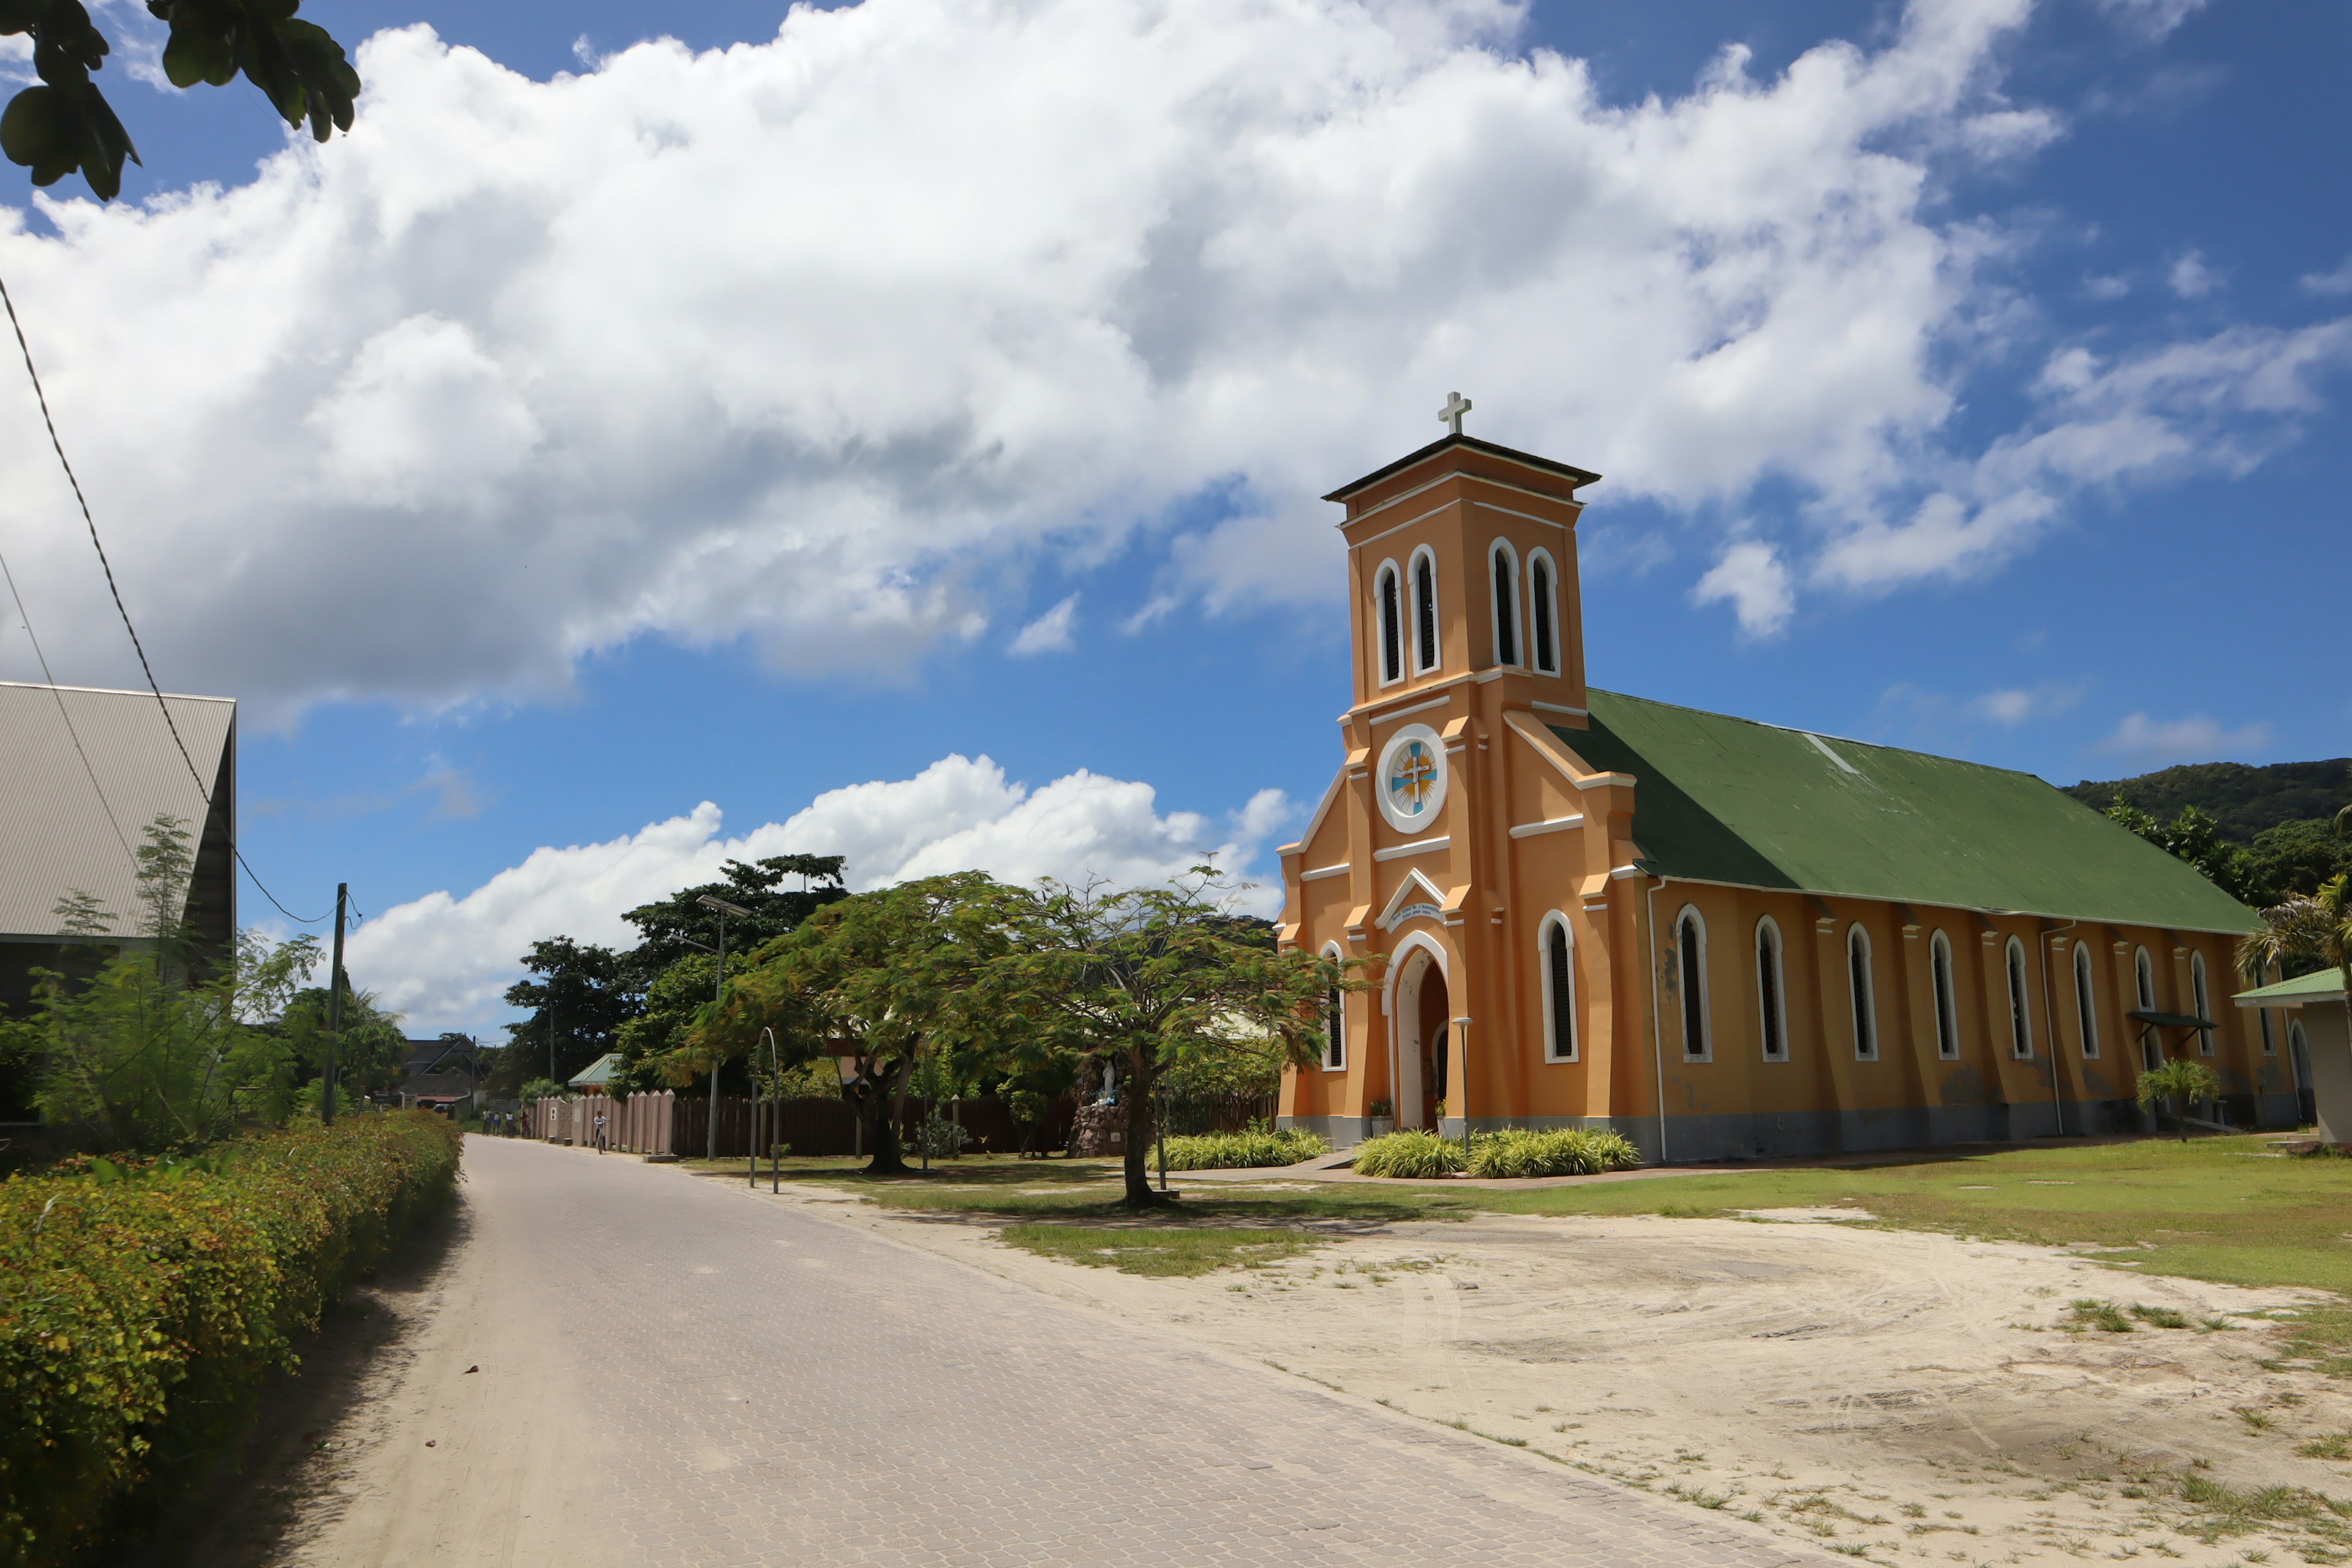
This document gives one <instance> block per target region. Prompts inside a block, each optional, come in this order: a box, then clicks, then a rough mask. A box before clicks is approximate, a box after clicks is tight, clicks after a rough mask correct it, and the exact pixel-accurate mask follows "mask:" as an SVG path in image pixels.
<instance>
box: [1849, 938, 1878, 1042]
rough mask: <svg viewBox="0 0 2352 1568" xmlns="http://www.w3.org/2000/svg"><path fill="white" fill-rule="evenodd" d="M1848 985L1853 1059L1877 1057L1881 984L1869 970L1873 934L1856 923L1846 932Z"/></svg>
mask: <svg viewBox="0 0 2352 1568" xmlns="http://www.w3.org/2000/svg"><path fill="white" fill-rule="evenodd" d="M1845 968H1846V984H1847V985H1848V986H1849V987H1850V988H1851V989H1852V991H1853V1059H1854V1060H1856V1061H1858V1062H1874V1061H1876V1060H1877V1059H1878V986H1877V984H1876V981H1875V977H1874V976H1873V975H1872V973H1871V972H1870V933H1869V932H1868V931H1864V930H1863V929H1862V928H1861V927H1860V926H1855V927H1853V929H1852V930H1850V931H1847V932H1846V933H1845Z"/></svg>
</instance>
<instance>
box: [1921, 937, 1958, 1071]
mask: <svg viewBox="0 0 2352 1568" xmlns="http://www.w3.org/2000/svg"><path fill="white" fill-rule="evenodd" d="M1927 971H1928V976H1929V978H1930V979H1931V980H1932V981H1933V982H1934V983H1935V987H1936V1054H1937V1056H1938V1057H1941V1058H1943V1059H1944V1060H1946V1061H1948V1062H1950V1061H1958V1060H1959V1058H1960V1016H1959V1012H1958V1006H1957V1004H1956V1003H1955V1001H1954V997H1953V989H1952V943H1951V940H1950V939H1949V938H1948V937H1947V936H1945V935H1944V933H1943V932H1942V931H1937V933H1936V934H1935V935H1934V936H1933V937H1931V938H1929V939H1928V942H1927Z"/></svg>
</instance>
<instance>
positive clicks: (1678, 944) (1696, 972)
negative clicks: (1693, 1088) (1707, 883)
mask: <svg viewBox="0 0 2352 1568" xmlns="http://www.w3.org/2000/svg"><path fill="white" fill-rule="evenodd" d="M1675 963H1676V964H1677V966H1678V971H1677V974H1676V979H1677V981H1678V983H1679V989H1680V990H1681V992H1682V1005H1683V1060H1685V1061H1686V1062H1704V1061H1712V1060H1714V1059H1715V1052H1714V1049H1713V1046H1712V1043H1711V1042H1710V1041H1709V1040H1708V1038H1707V1027H1706V1026H1707V1017H1706V922H1705V921H1702V920H1700V919H1699V917H1698V911H1697V910H1694V909H1689V908H1685V910H1683V912H1682V913H1681V914H1680V915H1678V916H1676V917H1675Z"/></svg>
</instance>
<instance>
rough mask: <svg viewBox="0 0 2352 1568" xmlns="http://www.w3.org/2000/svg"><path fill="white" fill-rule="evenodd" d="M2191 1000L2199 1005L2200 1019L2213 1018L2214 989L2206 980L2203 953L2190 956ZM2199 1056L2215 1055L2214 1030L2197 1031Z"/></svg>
mask: <svg viewBox="0 0 2352 1568" xmlns="http://www.w3.org/2000/svg"><path fill="white" fill-rule="evenodd" d="M2189 1000H2190V1001H2191V1002H2194V1003H2195V1004H2196V1005H2197V1016H2199V1017H2200V1018H2210V1017H2211V1016H2213V987H2212V985H2211V984H2210V983H2209V982H2208V981H2207V980H2206V978H2205V955H2204V954H2203V953H2201V952H2192V953H2190V954H2189ZM2197 1054H2198V1055H2199V1056H2200V1057H2210V1056H2211V1055H2212V1054H2213V1031H2212V1030H2210V1029H2200V1030H2198V1031H2197Z"/></svg>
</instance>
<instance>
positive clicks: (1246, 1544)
mask: <svg viewBox="0 0 2352 1568" xmlns="http://www.w3.org/2000/svg"><path fill="white" fill-rule="evenodd" d="M467 1170H468V1184H467V1194H468V1202H469V1204H470V1205H471V1209H472V1216H473V1217H472V1224H471V1236H472V1239H471V1240H470V1241H469V1242H468V1243H467V1247H466V1250H465V1252H464V1254H463V1255H461V1257H460V1258H459V1259H458V1261H457V1265H456V1267H457V1269H458V1270H460V1271H461V1272H479V1271H485V1270H487V1271H490V1272H491V1273H492V1274H493V1275H495V1277H496V1278H497V1279H498V1280H499V1293H500V1294H501V1295H502V1296H503V1297H504V1298H505V1299H506V1300H507V1301H508V1303H509V1304H508V1307H507V1308H506V1309H505V1310H509V1311H511V1310H522V1311H527V1312H528V1313H529V1314H530V1319H531V1321H532V1324H533V1327H534V1329H535V1330H536V1331H537V1332H539V1333H540V1334H541V1335H543V1336H545V1337H546V1338H545V1341H544V1342H552V1343H554V1344H556V1345H558V1346H560V1347H562V1351H561V1352H560V1359H561V1360H562V1361H564V1362H568V1363H569V1367H568V1369H566V1370H564V1371H563V1373H562V1374H563V1375H565V1376H566V1377H567V1378H568V1380H569V1381H570V1382H571V1384H572V1394H573V1399H574V1401H576V1403H574V1404H573V1405H572V1408H574V1409H575V1410H577V1411H578V1412H579V1413H580V1414H579V1415H576V1416H575V1417H574V1420H575V1421H576V1422H579V1423H580V1424H582V1425H593V1427H594V1428H596V1430H595V1431H593V1433H591V1432H586V1431H582V1432H569V1431H567V1432H559V1433H551V1434H545V1435H543V1437H542V1438H541V1439H540V1440H543V1441H546V1442H549V1443H551V1444H552V1445H553V1447H552V1449H551V1452H550V1455H549V1458H550V1459H551V1461H552V1462H553V1463H554V1464H555V1465H556V1466H558V1467H559V1468H561V1467H562V1466H563V1465H564V1464H565V1463H567V1462H570V1463H571V1464H572V1468H574V1470H575V1471H576V1470H579V1469H583V1468H586V1469H593V1470H598V1471H602V1472H603V1473H602V1474H601V1475H599V1476H597V1477H596V1478H595V1479H594V1481H593V1483H592V1485H591V1489H592V1491H593V1503H592V1504H589V1505H584V1506H582V1507H579V1508H576V1509H574V1510H571V1511H569V1512H567V1513H564V1514H562V1515H561V1516H559V1517H557V1518H554V1519H549V1518H546V1517H544V1516H542V1517H541V1518H539V1519H536V1520H533V1521H530V1522H527V1523H524V1524H522V1525H521V1526H520V1531H521V1534H522V1536H523V1537H524V1538H525V1539H526V1540H528V1541H530V1542H531V1543H532V1545H533V1547H534V1548H535V1550H533V1551H532V1552H530V1553H528V1555H530V1556H531V1557H533V1558H534V1559H538V1558H541V1557H551V1558H556V1559H569V1560H574V1561H578V1560H588V1559H594V1558H604V1559H606V1560H609V1561H612V1562H614V1563H624V1564H629V1565H632V1568H634V1565H637V1564H645V1565H670V1564H676V1565H677V1568H722V1565H727V1564H738V1563H740V1564H762V1565H766V1564H782V1563H827V1564H835V1563H838V1564H850V1563H905V1564H927V1565H928V1564H938V1563H986V1564H995V1563H1005V1564H1014V1563H1022V1564H1027V1563H1087V1564H1094V1563H1103V1564H1112V1563H1118V1564H1127V1563H1138V1564H1140V1563H1168V1564H1203V1563H1314V1564H1322V1563H1331V1564H1348V1563H1415V1564H1429V1563H1447V1564H1454V1563H1460V1564H1475V1565H1478V1568H1489V1565H1499V1564H1515V1563H1526V1564H1530V1565H1532V1564H1544V1565H1545V1568H1564V1565H1574V1564H1581V1563H1593V1564H1612V1565H1613V1564H1624V1565H1628V1568H1631V1565H1636V1564H1640V1565H1654V1568H1696V1565H1698V1564H1703V1563H1704V1564H1717V1563H1722V1564H1734V1565H1741V1568H1746V1565H1754V1568H1800V1565H1805V1568H1824V1565H1826V1564H1828V1563H1832V1562H1833V1561H1834V1560H1833V1559H1832V1558H1830V1557H1828V1556H1827V1555H1826V1554H1822V1555H1814V1554H1811V1553H1806V1552H1801V1551H1791V1550H1790V1549H1788V1548H1786V1547H1784V1546H1782V1545H1780V1544H1779V1543H1777V1542H1773V1541H1771V1540H1770V1539H1769V1538H1767V1537H1766V1536H1765V1535H1763V1533H1762V1532H1761V1531H1756V1532H1753V1533H1750V1532H1748V1531H1747V1530H1746V1528H1745V1527H1744V1526H1740V1525H1738V1524H1737V1523H1736V1522H1732V1521H1719V1520H1718V1519H1717V1518H1714V1517H1711V1516H1708V1515H1706V1514H1702V1513H1698V1512H1696V1511H1695V1510H1690V1509H1688V1508H1686V1507H1684V1506H1682V1505H1678V1504H1670V1503H1663V1502H1657V1501H1653V1500H1650V1499H1647V1498H1644V1497H1641V1496H1638V1495H1635V1494H1632V1493H1629V1492H1626V1491H1623V1490H1622V1489H1617V1488H1614V1487H1612V1486H1608V1485H1605V1484H1602V1483H1601V1482H1597V1481H1593V1480H1591V1479H1586V1478H1584V1477H1582V1476H1580V1475H1579V1474H1577V1473H1576V1472H1574V1471H1571V1470H1567V1469H1563V1468H1559V1467H1557V1466H1554V1465H1551V1464H1549V1462H1545V1461H1540V1460H1533V1459H1530V1458H1528V1457H1527V1456H1525V1455H1521V1454H1518V1453H1515V1452H1513V1451H1510V1450H1507V1449H1505V1448H1501V1447H1497V1446H1496V1445H1495V1444H1492V1443H1489V1442H1486V1441H1485V1440H1483V1439H1480V1438H1476V1437H1472V1436H1465V1435H1462V1434H1458V1433H1455V1432H1452V1431H1449V1430H1446V1429H1444V1428H1441V1427H1434V1426H1427V1425H1425V1424H1423V1423H1419V1422H1415V1421H1412V1420H1411V1419H1409V1418H1405V1417H1401V1416H1393V1415H1390V1414H1388V1413H1387V1412H1385V1411H1381V1410H1376V1409H1371V1408H1368V1407H1366V1406H1363V1405H1359V1404H1357V1403H1355V1402H1353V1401H1350V1400H1347V1399H1343V1398H1339V1397H1335V1396H1332V1395H1329V1394H1325V1393H1323V1392H1322V1391H1320V1390H1318V1389H1316V1388H1314V1387H1312V1386H1310V1385H1307V1384H1302V1383H1300V1382H1298V1381H1297V1380H1296V1379H1291V1378H1287V1377H1285V1376H1283V1375H1282V1374H1280V1373H1275V1372H1273V1371H1271V1370H1265V1369H1260V1368H1256V1367H1250V1366H1245V1365H1236V1364H1234V1363H1231V1362H1228V1361H1225V1360H1223V1359H1220V1358H1218V1357H1216V1356H1213V1355H1210V1354H1207V1353H1204V1352H1201V1351H1198V1350H1195V1349H1192V1348H1190V1347H1188V1346H1186V1345H1184V1344H1182V1343H1181V1342H1173V1341H1171V1340H1169V1339H1166V1338H1163V1337H1161V1336H1160V1335H1159V1334H1156V1333H1155V1332H1153V1331H1150V1329H1149V1328H1144V1327H1130V1326H1129V1325H1126V1324H1122V1323H1119V1322H1117V1321H1112V1320H1109V1319H1107V1318H1104V1317H1101V1316H1098V1315H1097V1314H1095V1313H1093V1312H1090V1311H1087V1310H1084V1309H1082V1308H1078V1307H1075V1306H1071V1305H1067V1304H1065V1303H1063V1302H1061V1301H1058V1300H1052V1299H1050V1298H1047V1297H1045V1296H1042V1295H1039V1294H1037V1293H1035V1292H1034V1291H1033V1290H1030V1289H1026V1288H1024V1287H1023V1286H1020V1285H1018V1284H1014V1283H1013V1282H1010V1281H1007V1280H1003V1279H995V1278H993V1277H991V1276H988V1275H984V1274H982V1273H979V1272H976V1271H973V1270H971V1269H969V1268H964V1267H962V1266H961V1265H958V1264H956V1263H954V1262H952V1261H950V1260H948V1259H945V1258H939V1257H937V1256H934V1255H932V1254H929V1253H927V1252H922V1251H918V1250H916V1249H913V1248H909V1247H900V1246H897V1245H894V1244H892V1243H891V1242H889V1241H887V1240H886V1239H882V1238H878V1237H874V1236H871V1235H868V1234H866V1233H864V1232H861V1231H857V1230H853V1229H850V1228H847V1227H845V1226H838V1225H835V1224H830V1223H827V1222H826V1221H825V1220H824V1219H822V1218H819V1217H815V1216H814V1215H810V1214H809V1213H807V1212H806V1211H805V1210H803V1209H801V1208H798V1207H795V1206H793V1205H782V1204H777V1203H775V1202H772V1201H771V1200H767V1199H764V1198H754V1197H751V1196H750V1195H748V1194H745V1193H744V1192H743V1190H742V1189H741V1188H740V1187H735V1188H728V1187H724V1186H719V1185H716V1184H711V1183H710V1182H709V1181H707V1180H697V1179H696V1178H693V1177H689V1176H688V1175H686V1174H684V1173H681V1172H678V1171H677V1170H675V1169H664V1168H661V1167H655V1166H646V1165H641V1164H639V1163H637V1162H635V1160H628V1159H620V1158H608V1159H597V1158H595V1157H593V1156H586V1155H582V1154H580V1153H577V1152H571V1151H566V1150H559V1149H551V1148H547V1147H544V1146H541V1145H536V1144H527V1143H519V1142H501V1141H497V1140H489V1139H481V1138H476V1139H473V1140H471V1141H469V1142H468V1144H467ZM461 1288H462V1287H461ZM1266 1348H1267V1352H1268V1354H1269V1355H1272V1356H1276V1357H1277V1358H1278V1357H1279V1354H1280V1350H1281V1347H1280V1346H1278V1345H1269V1346H1267V1347H1266ZM485 1370H486V1371H489V1370H493V1369H490V1368H485ZM479 1385H480V1380H475V1379H470V1378H469V1379H468V1380H467V1386H468V1387H472V1386H479ZM534 1446H536V1442H535V1443H534ZM567 1451H568V1452H569V1453H571V1454H573V1455H576V1456H577V1458H576V1459H574V1460H572V1461H567V1460H566V1458H565V1456H566V1454H567ZM447 1459H448V1461H449V1462H451V1463H453V1464H462V1462H463V1456H462V1455H459V1454H450V1455H448V1456H447ZM572 1533H577V1534H579V1535H580V1536H581V1537H582V1540H581V1541H580V1542H579V1545H580V1546H581V1547H582V1548H583V1550H581V1551H580V1552H577V1554H576V1555H575V1554H573V1553H572V1552H569V1551H565V1550H562V1542H561V1537H562V1536H564V1535H566V1534H572ZM551 1534H552V1536H553V1537H554V1538H553V1539H551ZM592 1534H593V1535H594V1536H596V1537H599V1538H601V1539H600V1540H599V1541H598V1542H594V1543H593V1544H592V1542H590V1541H589V1540H588V1539H587V1537H588V1536H590V1535H592ZM599 1547H601V1550H599V1549H598V1548H599ZM551 1549H552V1550H551Z"/></svg>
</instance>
